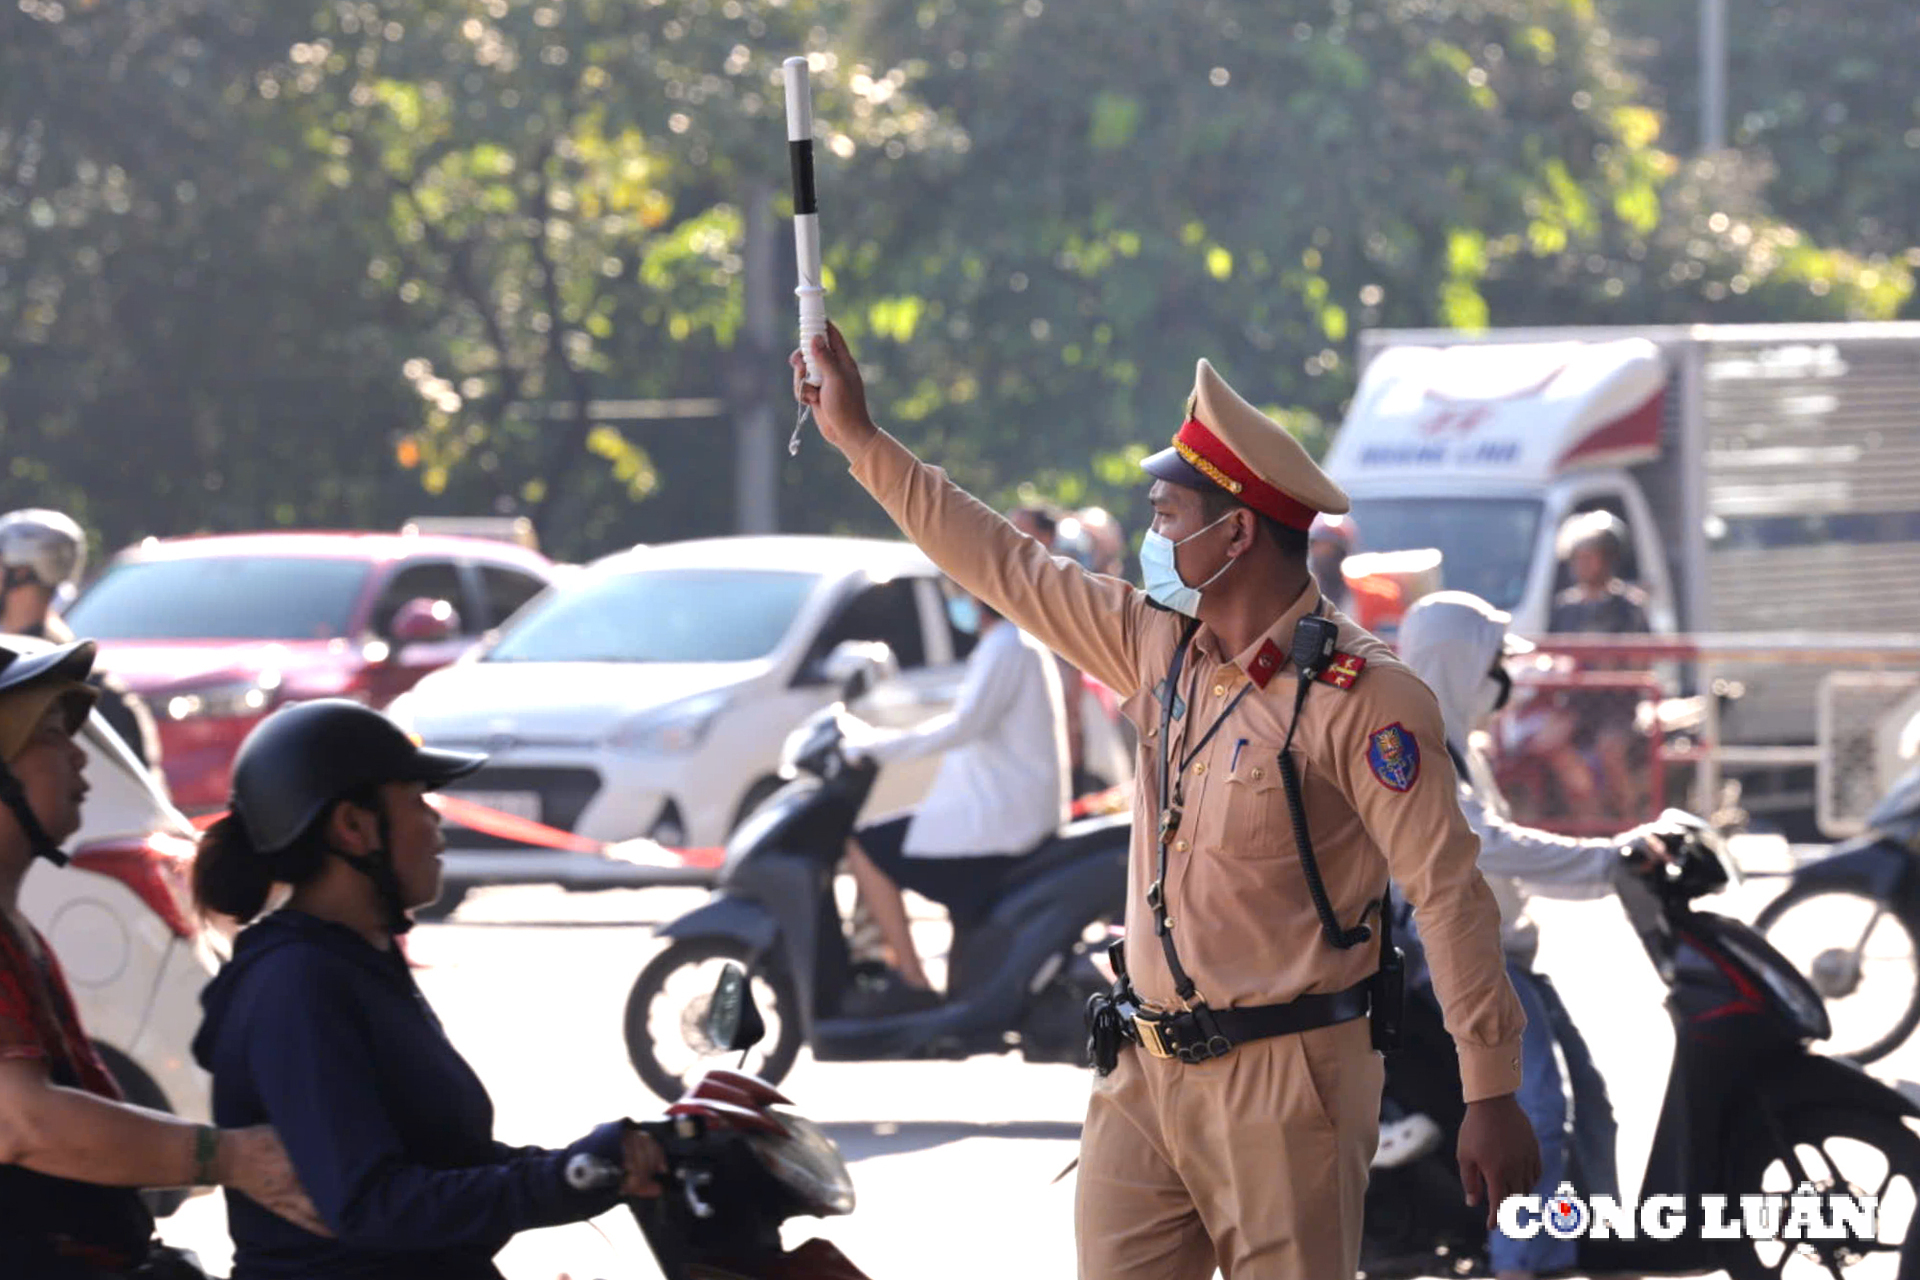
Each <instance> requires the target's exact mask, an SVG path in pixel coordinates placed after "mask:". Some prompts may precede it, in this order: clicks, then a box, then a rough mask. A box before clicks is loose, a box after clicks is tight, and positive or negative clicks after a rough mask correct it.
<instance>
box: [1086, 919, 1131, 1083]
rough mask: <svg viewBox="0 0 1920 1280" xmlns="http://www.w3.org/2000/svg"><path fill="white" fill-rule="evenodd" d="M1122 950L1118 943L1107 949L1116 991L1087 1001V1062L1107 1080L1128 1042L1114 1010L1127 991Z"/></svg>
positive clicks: (1125, 967)
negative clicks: (1121, 1050) (1105, 1076)
mask: <svg viewBox="0 0 1920 1280" xmlns="http://www.w3.org/2000/svg"><path fill="white" fill-rule="evenodd" d="M1121 946H1122V944H1121V943H1120V942H1118V941H1116V942H1115V943H1114V944H1113V945H1112V946H1110V947H1108V948H1107V958H1108V959H1109V960H1110V961H1112V963H1113V972H1114V974H1115V980H1114V984H1113V990H1111V991H1103V992H1099V993H1096V994H1094V995H1091V996H1088V997H1087V1062H1088V1064H1089V1065H1090V1066H1092V1068H1093V1071H1094V1074H1095V1075H1101V1076H1104V1075H1106V1074H1108V1073H1109V1072H1111V1071H1112V1070H1113V1069H1114V1068H1115V1067H1117V1066H1119V1065H1120V1046H1121V1044H1122V1043H1123V1042H1124V1041H1125V1040H1126V1029H1125V1026H1124V1024H1123V1023H1122V1022H1121V1019H1120V1012H1119V1010H1117V1009H1116V1008H1114V1005H1115V1003H1116V1002H1117V1001H1118V1000H1119V999H1120V997H1121V996H1123V995H1124V994H1125V993H1126V989H1127V962H1126V957H1125V953H1124V952H1123V951H1122V950H1121Z"/></svg>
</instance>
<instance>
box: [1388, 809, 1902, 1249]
mask: <svg viewBox="0 0 1920 1280" xmlns="http://www.w3.org/2000/svg"><path fill="white" fill-rule="evenodd" d="M1660 821H1661V823H1662V824H1663V826H1665V827H1667V828H1669V829H1672V830H1674V831H1675V832H1677V833H1683V834H1681V835H1680V838H1678V839H1677V840H1676V841H1675V842H1674V843H1677V844H1678V845H1679V847H1678V849H1677V850H1676V851H1675V852H1674V854H1673V857H1672V860H1671V861H1670V862H1668V863H1664V864H1660V863H1655V864H1650V865H1647V866H1646V867H1645V868H1644V874H1642V875H1630V876H1624V877H1622V883H1621V885H1620V897H1621V901H1622V903H1623V905H1624V906H1625V907H1626V911H1627V916H1628V919H1629V920H1630V921H1631V922H1632V923H1633V926H1634V929H1635V931H1636V932H1637V933H1638V934H1639V936H1640V939H1641V942H1642V944H1643V945H1645V947H1646V949H1647V953H1648V955H1649V956H1650V957H1651V958H1652V960H1653V962H1654V967H1655V968H1656V969H1657V970H1658V971H1659V973H1660V976H1661V978H1662V979H1663V980H1664V981H1665V982H1666V983H1667V986H1668V989H1669V995H1668V997H1667V1001H1666V1003H1667V1011H1668V1013H1669V1014H1670V1015H1671V1017H1672V1019H1673V1024H1674V1054H1673V1066H1672V1069H1671V1072H1670V1073H1669V1076H1668V1079H1667V1092H1666V1099H1665V1102H1664V1103H1663V1105H1662V1107H1661V1111H1660V1119H1659V1123H1658V1127H1657V1128H1656V1131H1655V1134H1654V1140H1653V1149H1652V1151H1651V1152H1650V1153H1649V1155H1648V1159H1647V1170H1646V1174H1645V1177H1644V1179H1643V1181H1642V1183H1641V1188H1640V1203H1641V1204H1642V1205H1645V1204H1646V1202H1647V1201H1648V1200H1649V1199H1651V1198H1652V1197H1654V1196H1656V1195H1676V1196H1681V1197H1684V1204H1685V1206H1686V1213H1687V1221H1686V1224H1685V1226H1684V1228H1683V1229H1682V1230H1681V1232H1680V1233H1679V1234H1678V1235H1677V1236H1676V1237H1675V1238H1673V1239H1662V1238H1657V1237H1655V1236H1653V1235H1652V1234H1650V1233H1646V1232H1635V1234H1634V1237H1633V1238H1619V1237H1616V1238H1609V1239H1602V1238H1599V1237H1597V1236H1595V1235H1592V1234H1589V1235H1587V1236H1586V1237H1584V1238H1581V1239H1580V1240H1579V1245H1578V1248H1579V1260H1578V1264H1577V1267H1576V1271H1577V1273H1578V1274H1583V1275H1584V1274H1588V1273H1592V1272H1636V1273H1639V1274H1641V1275H1662V1276H1665V1275H1686V1274H1698V1273H1701V1272H1712V1271H1720V1270H1725V1271H1727V1272H1729V1273H1731V1274H1732V1275H1733V1276H1734V1277H1735V1280H1760V1278H1762V1277H1765V1278H1769V1280H1771V1278H1772V1277H1778V1276H1781V1275H1783V1274H1785V1275H1795V1274H1818V1275H1839V1274H1840V1273H1841V1270H1842V1269H1843V1268H1845V1267H1848V1266H1851V1265H1852V1264H1854V1263H1857V1262H1860V1261H1862V1260H1864V1259H1865V1258H1867V1257H1869V1256H1871V1255H1874V1254H1885V1255H1890V1256H1889V1257H1887V1258H1886V1259H1885V1263H1883V1264H1881V1265H1886V1264H1892V1263H1897V1267H1898V1270H1897V1275H1898V1277H1899V1278H1900V1280H1915V1277H1920V1238H1916V1239H1913V1240H1909V1239H1908V1238H1907V1236H1908V1228H1909V1227H1910V1226H1911V1225H1913V1223H1911V1222H1899V1223H1890V1222H1889V1221H1887V1220H1886V1219H1885V1218H1882V1220H1880V1221H1879V1222H1878V1224H1877V1227H1878V1231H1879V1235H1878V1238H1876V1239H1873V1240H1858V1239H1851V1238H1843V1239H1831V1240H1829V1239H1815V1240H1794V1239H1772V1240H1767V1239H1761V1240H1754V1239H1747V1238H1741V1239H1720V1238H1712V1237H1709V1236H1708V1235H1707V1234H1706V1233H1705V1226H1706V1219H1705V1217H1704V1214H1705V1212H1706V1209H1705V1206H1704V1205H1703V1204H1702V1202H1701V1200H1700V1197H1701V1196H1703V1195H1715V1194H1717V1195H1724V1196H1726V1197H1728V1200H1727V1203H1728V1204H1729V1205H1731V1206H1732V1208H1731V1209H1730V1210H1729V1211H1728V1216H1729V1217H1730V1218H1732V1219H1733V1220H1735V1221H1737V1220H1739V1217H1740V1214H1741V1210H1742V1202H1741V1200H1740V1199H1739V1197H1741V1196H1743V1195H1760V1194H1774V1195H1778V1196H1781V1197H1784V1196H1786V1195H1788V1194H1790V1193H1792V1192H1793V1191H1794V1190H1795V1189H1796V1188H1798V1187H1799V1186H1800V1185H1801V1184H1802V1183H1811V1184H1812V1186H1813V1188H1814V1189H1815V1191H1816V1192H1817V1193H1818V1194H1819V1196H1820V1198H1821V1202H1822V1203H1821V1207H1820V1216H1821V1218H1822V1220H1823V1222H1824V1221H1831V1220H1834V1219H1836V1218H1838V1217H1839V1216H1840V1210H1839V1207H1838V1205H1837V1203H1835V1202H1837V1201H1838V1200H1839V1199H1840V1197H1841V1193H1845V1194H1846V1195H1847V1196H1859V1195H1866V1196H1877V1197H1879V1202H1880V1204H1881V1205H1882V1206H1884V1207H1885V1209H1887V1210H1891V1211H1894V1212H1896V1213H1897V1212H1898V1210H1899V1209H1900V1208H1901V1206H1903V1205H1904V1206H1906V1207H1907V1208H1908V1209H1909V1211H1911V1206H1912V1205H1913V1204H1914V1196H1915V1193H1916V1191H1920V1136H1916V1135H1915V1134H1914V1132H1913V1131H1912V1130H1911V1129H1909V1128H1908V1127H1907V1121H1908V1120H1910V1119H1920V1107H1916V1106H1915V1105H1914V1104H1913V1103H1911V1102H1909V1101H1908V1100H1907V1099H1906V1098H1905V1097H1903V1096H1902V1095H1901V1094H1899V1093H1897V1092H1895V1091H1894V1090H1893V1089H1891V1088H1888V1087H1887V1086H1886V1085H1884V1084H1881V1083H1880V1082H1879V1081H1877V1080H1875V1079H1873V1078H1872V1077H1870V1076H1868V1075H1867V1074H1866V1073H1865V1072H1863V1071H1861V1070H1860V1069H1859V1068H1858V1067H1855V1066H1853V1065H1852V1064H1850V1063H1845V1062H1840V1061H1836V1060H1834V1059H1831V1058H1825V1057H1821V1056H1819V1055H1817V1054H1814V1053H1811V1052H1809V1051H1808V1049H1807V1045H1808V1043H1809V1042H1811V1041H1815V1040H1820V1039H1824V1038H1825V1037H1826V1035H1827V1033H1828V1030H1829V1027H1828V1022H1827V1013H1826V1009H1825V1007H1824V1006H1823V1005H1822V1003H1821V1000H1820V996H1819V993H1818V992H1816V991H1815V990H1814V989H1813V987H1812V986H1811V985H1810V984H1809V983H1808V982H1807V980H1806V979H1805V978H1803V977H1802V976H1801V975H1800V973H1799V972H1798V971H1797V970H1795V969H1794V967H1793V966H1792V965H1791V964H1790V963H1788V961H1787V960H1786V958H1785V957H1783V956H1782V955H1780V953H1779V952H1777V951H1775V950H1774V949H1773V948H1772V947H1770V946H1769V945H1767V943H1766V941H1765V940H1764V939H1763V938H1761V936H1760V935H1759V934H1758V933H1756V932H1755V931H1754V930H1752V929H1751V928H1749V927H1748V926H1746V925H1745V924H1742V923H1740V922H1739V921H1737V920H1732V919H1729V918H1728V917H1726V916H1721V915H1716V914H1713V913H1711V912H1706V911H1696V910H1695V909H1694V907H1693V903H1694V902H1695V901H1696V900H1697V899H1699V898H1702V897H1705V896H1706V895H1708V894H1710V893H1716V892H1718V891H1719V890H1721V889H1723V888H1725V887H1727V886H1728V885H1730V884H1733V883H1736V882H1737V881H1738V878H1739V872H1738V870H1737V868H1736V867H1735V865H1734V863H1733V861H1732V859H1731V857H1730V856H1729V855H1728V853H1727V849H1726V845H1725V844H1724V843H1723V842H1722V841H1721V839H1720V838H1719V836H1718V835H1717V834H1716V833H1715V832H1714V831H1713V830H1712V829H1711V828H1710V827H1708V826H1707V825H1706V824H1705V823H1703V822H1701V821H1700V820H1699V819H1697V818H1694V817H1692V816H1691V815H1687V814H1681V813H1678V812H1676V811H1673V810H1669V811H1668V812H1667V813H1666V814H1664V815H1662V818H1661V820H1660ZM1408 1004H1409V1008H1411V1007H1412V1006H1413V1000H1412V999H1411V998H1410V999H1409V1002H1408ZM1429 1012H1430V1013H1431V1021H1432V1023H1433V1025H1434V1026H1435V1027H1436V1028H1437V1026H1438V1013H1437V1010H1430V1011H1429ZM1427 1039H1428V1041H1430V1042H1432V1043H1428V1044H1426V1047H1425V1052H1426V1053H1428V1054H1430V1055H1431V1056H1430V1057H1426V1058H1423V1059H1422V1060H1421V1061H1419V1062H1414V1063H1412V1064H1410V1065H1409V1066H1408V1067H1407V1069H1406V1072H1407V1074H1408V1075H1409V1076H1414V1075H1425V1074H1426V1073H1425V1072H1424V1071H1423V1070H1422V1067H1423V1065H1424V1066H1430V1067H1432V1068H1433V1069H1434V1070H1437V1071H1444V1070H1445V1069H1446V1067H1447V1066H1448V1065H1449V1063H1448V1061H1447V1060H1449V1059H1451V1058H1452V1056H1453V1055H1452V1051H1451V1048H1450V1047H1442V1046H1441V1045H1439V1044H1438V1041H1439V1039H1440V1037H1439V1036H1438V1035H1435V1036H1430V1037H1428V1038H1427ZM1405 1043H1406V1044H1407V1045H1408V1046H1409V1049H1410V1050H1418V1049H1419V1048H1420V1046H1421V1044H1422V1042H1421V1040H1420V1039H1419V1037H1417V1036H1415V1035H1409V1036H1408V1038H1407V1040H1406V1042H1405ZM1454 1079H1455V1080H1456V1081H1457V1079H1458V1077H1457V1076H1455V1077H1454ZM1394 1093H1395V1089H1394V1081H1393V1073H1391V1072H1390V1073H1389V1084H1388V1097H1387V1099H1386V1102H1387V1104H1388V1105H1389V1106H1390V1107H1391V1106H1392V1105H1393V1104H1396V1103H1402V1102H1403V1101H1405V1100H1403V1099H1400V1098H1396V1097H1394V1096H1393V1095H1394ZM1455 1096H1456V1097H1457V1093H1456V1094H1455ZM1405 1105H1406V1106H1407V1107H1408V1109H1417V1108H1421V1107H1423V1106H1424V1105H1425V1104H1424V1101H1406V1102H1405ZM1423 1113H1424V1112H1423ZM1389 1114H1391V1112H1390V1111H1389ZM1433 1118H1434V1119H1435V1120H1436V1121H1437V1122H1438V1123H1440V1125H1441V1127H1442V1130H1443V1132H1444V1135H1445V1137H1444V1140H1443V1141H1441V1142H1440V1143H1439V1144H1437V1145H1436V1146H1435V1147H1433V1149H1431V1150H1430V1151H1429V1152H1428V1153H1426V1154H1424V1155H1421V1156H1419V1157H1418V1158H1416V1159H1412V1160H1409V1161H1407V1162H1405V1163H1404V1164H1401V1165H1399V1166H1397V1167H1392V1168H1380V1167H1376V1168H1375V1169H1374V1170H1373V1173H1372V1177H1371V1179H1370V1181H1369V1184H1368V1187H1367V1211H1366V1233H1365V1236H1364V1239H1363V1244H1362V1252H1361V1272H1362V1274H1363V1275H1364V1276H1365V1277H1367V1280H1378V1278H1381V1277H1413V1276H1432V1275H1456V1276H1483V1275H1487V1274H1489V1272H1488V1270H1487V1263H1486V1218H1485V1210H1484V1209H1480V1210H1473V1209H1468V1208H1466V1206H1465V1205H1464V1203H1463V1200H1464V1197H1463V1194H1462V1191H1461V1187H1460V1180H1459V1175H1458V1172H1457V1166H1456V1165H1455V1162H1454V1148H1455V1143H1456V1141H1457V1139H1458V1136H1459V1122H1460V1112H1459V1111H1458V1110H1455V1111H1453V1112H1452V1113H1450V1114H1443V1115H1440V1116H1435V1117H1433ZM1900 1183H1904V1184H1905V1186H1904V1188H1902V1187H1900V1186H1898V1185H1897V1184H1900ZM1575 1189H1576V1191H1577V1190H1578V1186H1577V1184H1575ZM1849 1207H1851V1202H1849ZM1915 1216H1920V1215H1915ZM1637 1220H1638V1219H1636V1221H1637ZM1809 1267H1810V1268H1811V1271H1808V1270H1807V1268H1809ZM1865 1274H1874V1275H1885V1274H1886V1272H1885V1271H1871V1270H1868V1271H1867V1272H1865Z"/></svg>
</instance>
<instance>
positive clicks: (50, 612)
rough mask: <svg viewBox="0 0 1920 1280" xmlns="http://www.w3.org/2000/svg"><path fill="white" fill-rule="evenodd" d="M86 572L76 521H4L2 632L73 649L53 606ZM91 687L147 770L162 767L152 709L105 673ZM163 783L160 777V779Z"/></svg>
mask: <svg viewBox="0 0 1920 1280" xmlns="http://www.w3.org/2000/svg"><path fill="white" fill-rule="evenodd" d="M86 567H87V536H86V534H85V533H84V532H83V531H82V530H81V528H80V526H79V525H78V524H76V523H74V520H73V518H72V517H71V516H68V515H66V514H65V513H63V512H59V511H53V510H49V509H48V508H45V507H27V508H24V509H22V510H19V511H9V512H7V514H5V515H3V516H0V574H4V576H3V577H0V632H5V633H6V634H8V635H16V636H33V637H35V638H36V639H40V640H51V641H53V642H54V643H55V644H68V643H71V642H72V640H73V639H74V635H73V631H72V629H71V628H69V627H68V626H67V624H66V622H65V621H64V620H62V619H61V617H60V614H59V613H58V611H56V610H55V608H54V605H55V604H56V603H58V602H59V601H60V600H61V596H62V593H63V592H68V591H71V590H72V588H74V587H75V586H77V585H78V584H79V581H80V575H81V574H82V573H84V572H85V571H86ZM88 683H89V684H91V685H93V687H94V688H95V689H97V690H98V691H99V693H100V701H99V704H98V705H99V711H100V715H101V718H102V719H104V720H105V721H106V722H107V723H108V724H109V725H111V726H112V728H113V731H114V732H115V733H117V734H119V735H120V739H121V741H123V742H125V743H126V744H127V746H128V748H129V749H131V750H132V752H133V754H134V755H135V756H136V757H137V758H138V759H139V760H140V762H141V763H143V764H145V765H146V766H147V768H149V769H152V770H156V771H157V770H158V769H159V767H160V733H159V730H158V728H157V727H156V726H155V725H154V721H153V714H152V712H150V711H149V710H148V708H147V704H146V703H145V702H144V701H143V700H142V699H141V698H140V696H139V695H138V694H136V693H134V692H133V691H132V690H131V689H128V688H127V687H126V685H125V684H123V683H122V682H121V681H119V680H117V679H115V678H114V677H113V676H111V675H110V674H108V673H106V672H102V671H98V670H96V671H94V672H93V673H92V675H90V676H89V677H88ZM157 777H158V775H157V773H156V778H157Z"/></svg>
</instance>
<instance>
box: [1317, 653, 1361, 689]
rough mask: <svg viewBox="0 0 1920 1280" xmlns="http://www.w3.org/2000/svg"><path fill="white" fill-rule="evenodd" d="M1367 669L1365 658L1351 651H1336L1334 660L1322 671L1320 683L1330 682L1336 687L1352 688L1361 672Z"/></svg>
mask: <svg viewBox="0 0 1920 1280" xmlns="http://www.w3.org/2000/svg"><path fill="white" fill-rule="evenodd" d="M1366 669H1367V660H1366V659H1365V658H1359V657H1355V656H1354V655H1353V654H1351V653H1339V652H1335V653H1334V655H1333V661H1332V662H1330V663H1328V664H1327V669H1326V670H1325V671H1322V672H1321V673H1320V683H1322V684H1330V685H1332V686H1333V687H1334V688H1336V689H1351V688H1353V682H1354V681H1355V680H1358V679H1359V678H1360V673H1361V672H1362V671H1365V670H1366Z"/></svg>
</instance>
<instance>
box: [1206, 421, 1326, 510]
mask: <svg viewBox="0 0 1920 1280" xmlns="http://www.w3.org/2000/svg"><path fill="white" fill-rule="evenodd" d="M1173 447H1174V448H1175V449H1178V450H1179V451H1180V456H1181V457H1183V458H1185V459H1186V460H1187V461H1188V462H1189V463H1190V464H1192V465H1193V466H1194V467H1195V468H1197V469H1198V470H1199V471H1200V473H1201V474H1202V475H1204V476H1206V477H1207V479H1209V480H1211V481H1213V482H1214V483H1215V484H1217V485H1219V486H1220V487H1221V488H1222V489H1225V490H1226V491H1227V492H1228V493H1230V494H1232V495H1233V496H1234V497H1236V498H1238V499H1240V501H1242V502H1244V503H1246V504H1247V505H1248V506H1249V507H1252V508H1253V509H1254V510H1255V511H1258V512H1259V513H1260V514H1261V515H1263V516H1271V517H1272V518H1273V519H1275V520H1278V521H1279V522H1280V523H1281V524H1283V525H1286V526H1287V527H1288V528H1289V529H1298V530H1300V531H1301V532H1302V533H1304V532H1306V531H1307V530H1308V529H1309V528H1311V527H1312V526H1313V518H1314V516H1315V515H1317V514H1319V513H1318V512H1316V511H1314V509H1313V508H1312V507H1309V506H1308V505H1306V504H1305V503H1304V502H1298V501H1295V500H1294V499H1292V498H1289V497H1288V496H1287V495H1286V494H1284V493H1282V492H1280V490H1278V489H1276V488H1274V487H1273V486H1272V485H1270V484H1268V483H1267V482H1266V481H1265V480H1262V479H1261V478H1260V477H1259V476H1257V475H1255V474H1254V473H1253V471H1252V469H1251V468H1249V467H1248V466H1247V464H1246V463H1244V462H1242V461H1240V459H1239V458H1237V457H1236V456H1234V452H1233V450H1231V449H1229V448H1227V446H1226V445H1225V444H1223V443H1222V442H1221V440H1220V437H1219V436H1216V435H1214V434H1213V432H1212V431H1210V430H1208V429H1207V427H1206V424H1204V423H1202V422H1201V421H1200V420H1199V419H1198V418H1189V419H1187V423H1186V425H1185V426H1183V427H1181V428H1180V433H1179V434H1178V435H1176V436H1174V438H1173Z"/></svg>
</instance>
